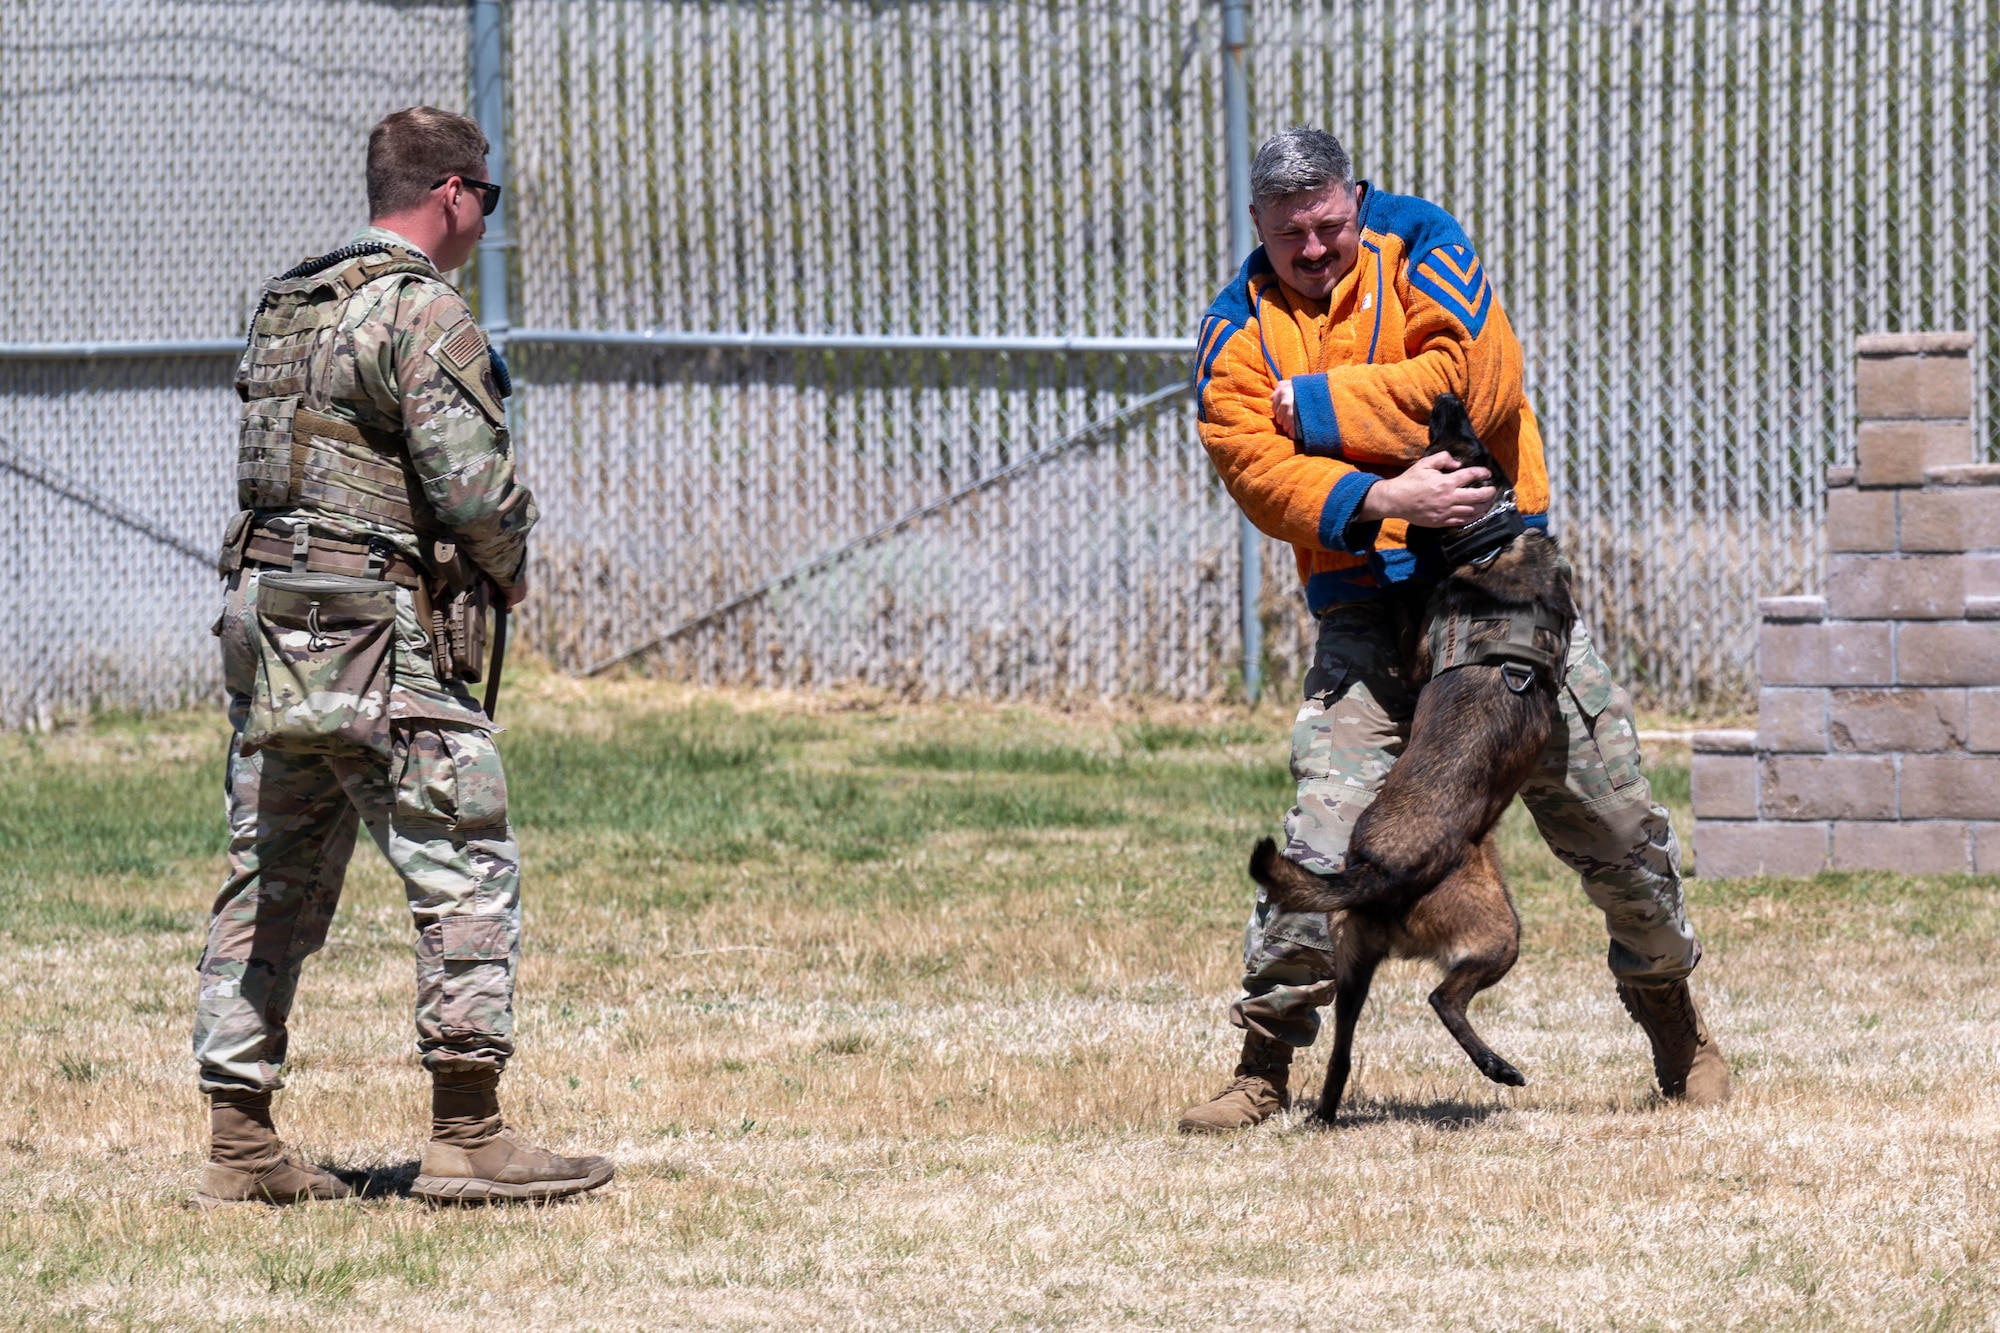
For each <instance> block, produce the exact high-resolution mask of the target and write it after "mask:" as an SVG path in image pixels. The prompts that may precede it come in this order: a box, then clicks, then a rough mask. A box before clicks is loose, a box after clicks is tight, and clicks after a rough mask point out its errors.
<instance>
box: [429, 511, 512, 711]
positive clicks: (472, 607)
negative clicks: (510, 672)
mask: <svg viewBox="0 0 2000 1333" xmlns="http://www.w3.org/2000/svg"><path fill="white" fill-rule="evenodd" d="M430 548H431V549H430V555H431V560H430V561H429V569H428V571H427V572H428V574H429V577H428V578H426V579H425V581H424V588H423V593H424V596H423V599H422V600H423V602H424V603H426V604H427V605H421V606H419V607H418V608H417V614H418V617H419V619H421V620H422V621H423V623H424V629H425V630H426V631H427V632H428V633H429V634H430V636H431V644H432V649H431V661H432V663H433V664H434V665H435V666H436V668H437V673H438V679H439V680H443V681H462V682H464V683H465V684H467V685H477V684H478V683H479V681H480V679H481V678H482V677H483V676H484V675H485V674H486V614H487V612H488V611H489V610H491V609H492V606H493V583H492V580H490V579H488V578H487V577H486V575H485V573H484V572H483V571H482V570H481V569H480V568H479V566H477V565H475V564H474V563H473V562H472V561H471V560H469V559H467V558H466V557H465V556H463V555H461V554H460V553H459V550H458V548H457V546H455V545H454V544H452V543H451V542H448V541H434V542H432V543H431V544H430Z"/></svg>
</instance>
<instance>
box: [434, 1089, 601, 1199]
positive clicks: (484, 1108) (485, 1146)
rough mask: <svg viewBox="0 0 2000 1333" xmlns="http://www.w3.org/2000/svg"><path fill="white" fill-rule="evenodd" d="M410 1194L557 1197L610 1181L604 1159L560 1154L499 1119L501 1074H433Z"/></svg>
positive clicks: (522, 1197)
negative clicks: (427, 1132)
mask: <svg viewBox="0 0 2000 1333" xmlns="http://www.w3.org/2000/svg"><path fill="white" fill-rule="evenodd" d="M418 1172H419V1174H418V1176H417V1180H416V1184H414V1185H412V1186H411V1187H410V1192H411V1193H412V1194H414V1195H416V1196H417V1197H418V1198H420V1199H428V1200H430V1201H431V1202H433V1203H494V1202H521V1201H533V1200H537V1199H560V1198H562V1197H563V1196H564V1195H567V1194H581V1193H583V1192H584V1191H585V1190H594V1189H596V1188H597V1187H598V1186H600V1185H602V1184H605V1183H606V1182H607V1181H609V1180H610V1179H611V1173H612V1167H611V1162H610V1160H609V1159H608V1158H603V1157H558V1156H556V1155H555V1154H554V1153H552V1152H547V1151H545V1150H543V1149H541V1148H536V1147H533V1146H531V1145H530V1144H528V1143H525V1142H523V1141H522V1140H520V1139H518V1138H516V1137H515V1136H514V1132H513V1131H512V1130H510V1129H508V1128H507V1127H506V1125H505V1124H503V1123H502V1122H501V1119H500V1073H499V1071H498V1070H487V1071H485V1072H482V1073H477V1074H457V1073H452V1074H447V1073H435V1074H433V1075H431V1141H430V1142H429V1143H428V1144H426V1145H425V1146H424V1160H423V1165H422V1166H421V1167H419V1168H418Z"/></svg>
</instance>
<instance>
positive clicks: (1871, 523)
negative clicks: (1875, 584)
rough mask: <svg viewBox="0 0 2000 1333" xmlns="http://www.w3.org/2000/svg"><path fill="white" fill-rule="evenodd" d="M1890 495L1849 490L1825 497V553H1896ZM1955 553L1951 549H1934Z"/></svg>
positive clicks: (1893, 500) (1893, 504) (1893, 506)
mask: <svg viewBox="0 0 2000 1333" xmlns="http://www.w3.org/2000/svg"><path fill="white" fill-rule="evenodd" d="M1897 498H1898V497H1897V495H1896V493H1895V492H1894V491H1860V490H1854V489H1852V488H1849V489H1847V490H1844V491H1828V492H1827V493H1826V547H1827V549H1828V550H1829V551H1893V550H1895V549H1896V500H1897ZM1934 549H1936V550H1940V551H1955V550H1958V549H1959V548H1958V547H1955V546H1940V547H1936V548H1934Z"/></svg>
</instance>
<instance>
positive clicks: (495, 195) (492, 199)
mask: <svg viewBox="0 0 2000 1333" xmlns="http://www.w3.org/2000/svg"><path fill="white" fill-rule="evenodd" d="M450 183H451V177H449V176H446V177H445V178H444V179H443V180H441V181H439V182H437V184H436V185H433V186H431V188H432V189H433V190H435V189H437V188H438V186H439V185H449V184H450ZM458 183H459V184H460V185H463V186H464V187H465V188H466V189H468V190H477V191H479V212H480V214H481V216H484V217H489V218H490V217H492V216H493V210H494V209H496V208H498V207H500V187H499V186H497V185H495V184H494V183H493V182H492V181H476V180H474V179H472V177H470V176H460V177H459V178H458Z"/></svg>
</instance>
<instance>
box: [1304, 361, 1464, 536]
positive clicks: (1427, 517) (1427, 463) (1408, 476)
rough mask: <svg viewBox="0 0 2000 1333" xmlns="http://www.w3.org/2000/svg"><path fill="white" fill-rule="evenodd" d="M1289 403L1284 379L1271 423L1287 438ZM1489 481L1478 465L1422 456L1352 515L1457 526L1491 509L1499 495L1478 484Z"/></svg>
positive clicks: (1373, 488) (1374, 488)
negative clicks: (1471, 465) (1459, 463)
mask: <svg viewBox="0 0 2000 1333" xmlns="http://www.w3.org/2000/svg"><path fill="white" fill-rule="evenodd" d="M1295 404H1296V399H1295V398H1294V396H1293V393H1292V382H1291V381H1290V380H1285V381H1283V382H1282V383H1280V384H1279V385H1278V387H1277V388H1275V389H1273V390H1271V421H1272V423H1273V424H1274V425H1276V426H1277V428H1278V433H1279V434H1280V435H1285V436H1288V437H1290V438H1292V439H1297V438H1298V415H1297V409H1296V406H1295ZM1492 479H1493V474H1492V473H1491V472H1488V471H1487V470H1486V469H1485V468H1483V467H1466V468H1462V467H1460V466H1459V465H1458V460H1457V459H1455V458H1453V457H1452V456H1451V455H1450V454H1425V455H1424V456H1423V457H1422V458H1419V459H1418V460H1417V461H1416V462H1414V463H1412V464H1410V466H1409V467H1408V468H1407V469H1406V470H1405V471H1404V472H1403V473H1402V474H1401V475H1400V476H1395V477H1384V478H1383V479H1382V480H1381V481H1378V482H1376V483H1375V484H1374V485H1373V486H1371V487H1369V488H1368V494H1367V495H1366V496H1365V497H1364V498H1363V499H1362V501H1361V508H1360V510H1359V511H1357V512H1356V513H1355V515H1354V517H1355V518H1356V519H1358V520H1360V521H1362V522H1365V523H1373V522H1375V521H1376V520H1378V519H1384V518H1400V519H1402V520H1404V521H1405V522H1408V523H1414V524H1416V525H1417V526H1418V527H1422V528H1456V527H1461V526H1463V525H1464V524H1467V523H1470V522H1472V520H1473V519H1475V518H1479V517H1480V516H1482V515H1483V514H1485V512H1486V511H1487V510H1489V509H1491V508H1492V507H1493V501H1494V500H1495V499H1496V498H1498V496H1499V494H1500V493H1499V491H1497V490H1495V489H1494V488H1493V487H1491V486H1487V485H1485V484H1484V483H1486V482H1488V481H1491V480H1492Z"/></svg>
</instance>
